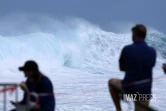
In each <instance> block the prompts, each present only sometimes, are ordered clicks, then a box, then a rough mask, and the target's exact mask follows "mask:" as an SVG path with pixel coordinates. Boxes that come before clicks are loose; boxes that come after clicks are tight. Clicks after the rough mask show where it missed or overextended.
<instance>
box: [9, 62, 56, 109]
mask: <svg viewBox="0 0 166 111" xmlns="http://www.w3.org/2000/svg"><path fill="white" fill-rule="evenodd" d="M19 70H20V71H23V72H24V74H25V77H26V78H27V80H26V82H25V83H24V82H22V83H21V88H22V89H23V90H24V97H23V100H22V101H21V102H11V103H12V104H13V105H15V106H16V107H17V106H18V105H24V104H27V97H28V96H27V95H28V94H32V93H36V94H39V93H40V94H41V93H42V94H43V96H40V95H39V101H38V104H39V106H40V110H39V111H54V110H55V97H54V92H53V85H52V83H51V81H50V80H49V78H48V77H46V76H45V75H43V74H42V73H41V72H40V71H39V68H38V65H37V63H36V62H35V61H32V60H30V61H27V62H26V63H25V65H24V66H22V67H19ZM27 93H28V94H27ZM44 94H45V95H44ZM29 99H30V101H31V102H35V101H36V98H35V97H34V96H30V98H29ZM12 111H16V109H14V110H12ZM32 111H36V110H32Z"/></svg>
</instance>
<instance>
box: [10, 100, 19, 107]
mask: <svg viewBox="0 0 166 111" xmlns="http://www.w3.org/2000/svg"><path fill="white" fill-rule="evenodd" d="M10 103H11V104H12V105H14V106H17V105H18V104H19V102H14V101H10Z"/></svg>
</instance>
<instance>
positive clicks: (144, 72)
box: [108, 24, 156, 111]
mask: <svg viewBox="0 0 166 111" xmlns="http://www.w3.org/2000/svg"><path fill="white" fill-rule="evenodd" d="M145 38H146V28H145V26H143V25H141V24H139V25H136V26H135V27H133V28H132V40H133V44H130V45H127V46H125V47H124V48H123V50H122V52H121V55H120V59H119V68H120V71H124V72H125V77H124V79H123V80H120V79H110V80H109V83H108V85H109V91H110V94H111V96H112V99H113V102H114V104H115V107H116V110H117V111H122V109H121V105H120V92H119V90H122V91H124V92H125V93H126V94H130V95H133V99H134V100H135V101H134V102H135V111H147V110H145V109H144V108H142V107H140V106H139V105H138V104H136V103H137V102H140V103H142V104H144V105H146V106H149V102H150V98H151V88H152V69H153V67H154V66H155V62H156V51H155V50H154V49H153V48H152V47H149V46H148V45H147V44H146V42H145ZM146 80H147V81H146ZM141 81H142V83H141ZM143 81H144V82H143ZM145 81H146V82H145ZM138 82H140V83H141V84H136V83H138ZM140 95H142V96H143V95H146V97H141V96H140ZM135 98H136V99H135ZM136 101H137V102H136Z"/></svg>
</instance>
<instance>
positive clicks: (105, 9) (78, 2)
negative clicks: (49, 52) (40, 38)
mask: <svg viewBox="0 0 166 111" xmlns="http://www.w3.org/2000/svg"><path fill="white" fill-rule="evenodd" d="M165 11H166V0H0V17H3V16H5V15H8V14H11V13H33V14H43V15H50V16H56V17H67V16H73V17H80V18H84V19H87V20H88V21H90V22H92V23H94V24H99V25H100V26H101V27H102V28H104V29H107V30H109V27H111V26H109V25H108V24H110V23H113V22H134V23H143V24H145V25H148V26H151V27H154V28H155V29H157V30H159V31H162V32H164V33H166V28H165V27H166V22H165V20H166V12H165Z"/></svg>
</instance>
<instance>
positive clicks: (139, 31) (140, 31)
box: [132, 24, 146, 39]
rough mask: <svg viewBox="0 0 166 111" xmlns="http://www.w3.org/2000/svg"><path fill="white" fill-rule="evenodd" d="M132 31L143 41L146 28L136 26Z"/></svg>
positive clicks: (140, 25)
mask: <svg viewBox="0 0 166 111" xmlns="http://www.w3.org/2000/svg"><path fill="white" fill-rule="evenodd" d="M132 31H133V32H135V33H136V34H137V36H139V37H141V38H143V39H144V38H145V37H146V27H145V26H144V25H142V24H138V25H136V26H135V27H133V28H132Z"/></svg>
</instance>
